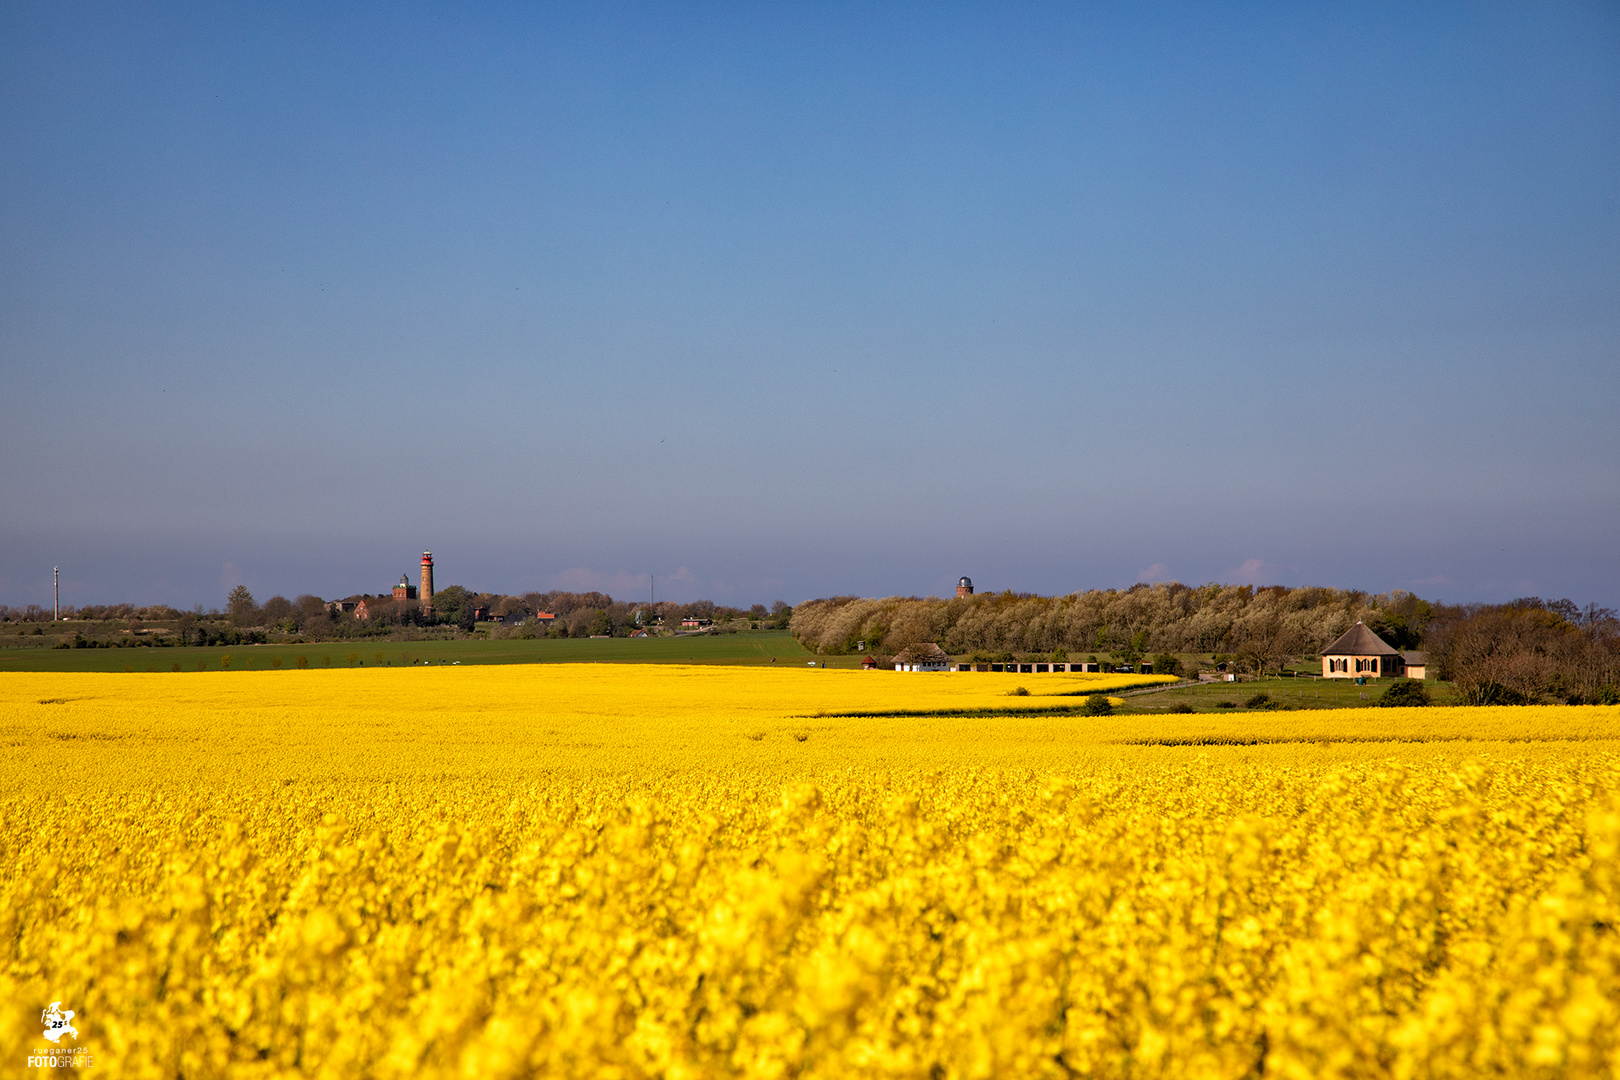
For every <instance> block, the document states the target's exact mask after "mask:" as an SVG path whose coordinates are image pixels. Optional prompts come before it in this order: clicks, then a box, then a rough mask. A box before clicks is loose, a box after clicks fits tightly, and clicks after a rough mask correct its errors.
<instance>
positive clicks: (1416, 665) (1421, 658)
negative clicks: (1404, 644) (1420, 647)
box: [1401, 652, 1429, 679]
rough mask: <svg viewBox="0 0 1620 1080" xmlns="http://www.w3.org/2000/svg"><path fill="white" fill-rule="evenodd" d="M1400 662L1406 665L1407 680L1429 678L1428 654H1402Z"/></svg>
mask: <svg viewBox="0 0 1620 1080" xmlns="http://www.w3.org/2000/svg"><path fill="white" fill-rule="evenodd" d="M1401 660H1402V661H1403V662H1404V663H1405V664H1406V677H1407V678H1408V679H1427V678H1428V677H1429V654H1428V653H1423V652H1403V653H1401Z"/></svg>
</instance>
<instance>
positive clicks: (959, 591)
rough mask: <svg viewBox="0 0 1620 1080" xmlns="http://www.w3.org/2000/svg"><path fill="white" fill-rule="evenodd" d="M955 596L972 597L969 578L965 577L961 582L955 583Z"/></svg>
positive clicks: (971, 581) (971, 582) (971, 583)
mask: <svg viewBox="0 0 1620 1080" xmlns="http://www.w3.org/2000/svg"><path fill="white" fill-rule="evenodd" d="M956 595H957V596H972V595H973V579H972V578H970V577H965V578H963V579H962V580H960V581H958V582H957V583H956Z"/></svg>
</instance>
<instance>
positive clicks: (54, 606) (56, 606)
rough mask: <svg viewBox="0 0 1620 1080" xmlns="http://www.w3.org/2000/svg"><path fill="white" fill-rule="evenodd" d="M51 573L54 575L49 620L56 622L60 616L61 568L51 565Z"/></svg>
mask: <svg viewBox="0 0 1620 1080" xmlns="http://www.w3.org/2000/svg"><path fill="white" fill-rule="evenodd" d="M51 573H52V574H54V575H55V577H56V583H55V587H54V590H53V594H54V595H53V598H52V600H51V622H56V621H57V620H59V619H61V617H62V568H61V567H60V566H53V567H51Z"/></svg>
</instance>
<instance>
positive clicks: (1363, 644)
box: [1322, 622, 1421, 679]
mask: <svg viewBox="0 0 1620 1080" xmlns="http://www.w3.org/2000/svg"><path fill="white" fill-rule="evenodd" d="M1420 670H1421V669H1420ZM1405 674H1406V658H1405V657H1404V656H1402V655H1401V653H1400V652H1399V651H1397V650H1396V649H1394V648H1392V647H1391V646H1390V644H1389V642H1387V641H1385V640H1384V639H1383V638H1381V637H1379V636H1378V635H1377V634H1375V633H1373V632H1372V631H1371V630H1369V629H1367V625H1366V624H1365V623H1361V622H1358V623H1356V625H1354V626H1352V627H1351V628H1350V629H1348V630H1346V631H1345V632H1344V634H1343V635H1341V636H1340V638H1339V640H1337V641H1335V642H1334V643H1333V644H1331V645H1329V646H1328V647H1327V648H1325V649H1323V650H1322V677H1323V678H1324V679H1356V678H1368V679H1376V678H1379V677H1386V678H1398V677H1400V676H1402V675H1405Z"/></svg>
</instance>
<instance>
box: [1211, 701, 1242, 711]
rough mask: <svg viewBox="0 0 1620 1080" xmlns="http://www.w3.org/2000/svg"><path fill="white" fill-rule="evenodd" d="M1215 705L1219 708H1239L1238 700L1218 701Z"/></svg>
mask: <svg viewBox="0 0 1620 1080" xmlns="http://www.w3.org/2000/svg"><path fill="white" fill-rule="evenodd" d="M1215 707H1216V708H1217V709H1235V708H1237V702H1235V701H1217V702H1216V703H1215Z"/></svg>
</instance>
